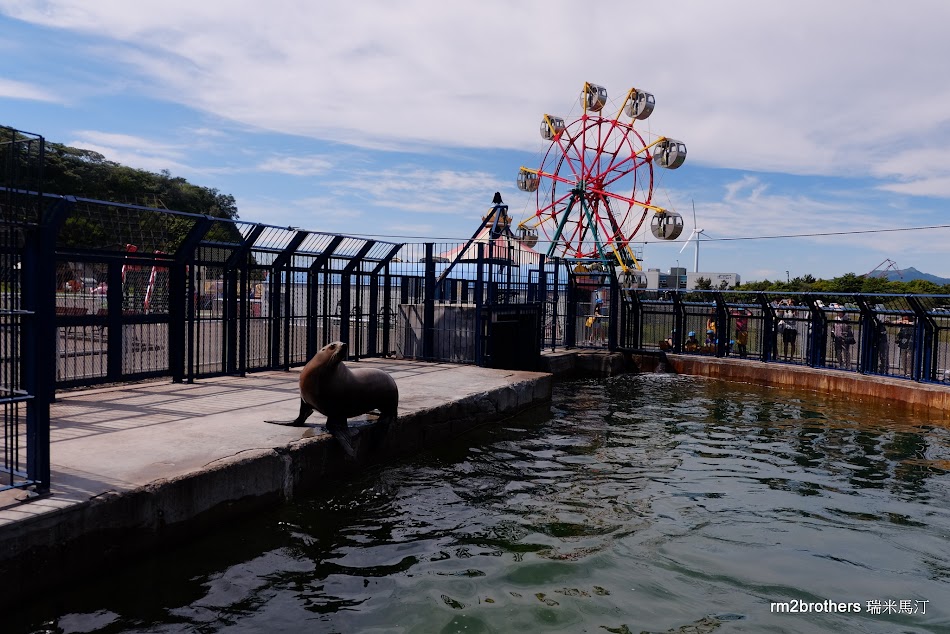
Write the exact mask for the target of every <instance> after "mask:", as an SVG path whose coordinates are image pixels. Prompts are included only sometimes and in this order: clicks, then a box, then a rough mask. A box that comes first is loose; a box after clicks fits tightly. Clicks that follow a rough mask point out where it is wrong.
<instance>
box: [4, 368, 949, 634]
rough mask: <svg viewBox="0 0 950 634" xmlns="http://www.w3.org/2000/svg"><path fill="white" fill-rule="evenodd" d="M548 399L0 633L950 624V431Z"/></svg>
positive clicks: (769, 400)
mask: <svg viewBox="0 0 950 634" xmlns="http://www.w3.org/2000/svg"><path fill="white" fill-rule="evenodd" d="M555 392H556V396H555V399H554V402H553V404H552V407H551V411H550V413H549V412H543V413H538V412H535V413H533V414H529V415H525V416H522V417H519V418H516V419H513V420H510V421H507V422H506V423H504V424H502V425H497V426H492V427H490V428H484V429H481V430H479V431H477V432H476V433H473V434H471V435H468V436H466V437H465V438H462V439H460V440H459V441H457V442H455V443H453V444H452V445H450V446H447V447H445V448H444V449H443V450H441V451H438V452H432V453H427V454H425V455H420V456H416V457H413V458H411V459H407V460H405V461H403V462H399V463H394V464H389V465H385V466H381V467H378V468H376V469H373V470H371V471H369V472H367V473H365V474H364V475H363V476H362V477H360V478H358V479H353V480H348V481H343V482H339V481H327V482H326V486H325V492H324V494H322V495H320V496H318V497H315V498H312V499H307V500H300V501H296V502H294V503H293V504H291V505H288V506H286V507H284V508H282V509H279V510H276V511H273V512H271V513H268V514H265V515H262V516H260V517H256V518H252V519H249V520H248V521H247V522H244V523H241V524H240V525H235V526H229V527H226V528H224V529H220V530H217V531H215V532H214V534H212V535H209V536H207V537H205V538H202V539H201V540H199V541H196V542H194V543H192V544H189V545H187V546H185V547H182V548H179V549H176V550H174V551H172V552H169V553H165V554H163V555H162V556H160V557H154V558H151V559H149V560H148V561H144V562H139V563H137V564H133V565H130V566H129V567H128V568H124V569H123V570H121V571H117V572H115V573H112V574H97V575H96V576H95V578H90V579H88V580H87V582H85V583H82V584H81V587H78V586H79V585H80V584H77V587H73V588H68V589H64V590H63V591H60V592H57V593H55V594H54V595H52V596H50V597H48V598H45V599H41V600H39V601H37V602H35V603H34V604H30V605H25V606H24V607H23V609H22V610H21V611H19V613H14V614H13V615H12V616H11V615H7V617H6V618H5V619H4V620H5V621H6V623H7V625H5V626H2V627H0V631H3V632H6V631H12V632H19V631H23V632H56V633H79V632H97V633H98V632H101V633H118V632H160V633H165V632H168V633H171V632H176V633H177V632H189V633H190V632H195V633H198V632H200V633H206V632H345V633H349V632H380V633H381V632H434V633H449V632H460V633H466V634H477V633H483V632H516V633H531V632H600V633H605V632H613V633H627V632H674V633H682V634H702V633H706V632H721V633H727V632H950V428H948V427H947V426H943V425H942V424H941V423H939V422H933V421H931V422H928V421H926V420H915V419H909V418H906V417H905V416H903V415H899V414H890V413H888V410H887V409H886V408H882V407H878V408H876V409H875V408H869V407H862V406H858V405H854V404H849V403H847V402H843V401H841V402H836V401H835V400H834V399H832V398H828V397H820V396H817V395H811V394H803V393H795V392H788V391H781V390H775V389H769V388H760V387H753V386H744V385H741V384H734V383H723V382H718V381H711V380H704V379H698V378H689V377H676V376H670V375H638V376H634V375H626V376H620V377H615V378H611V379H606V380H585V381H577V382H570V383H561V384H557V385H556V388H555ZM890 602H893V605H891V603H890ZM773 603H784V604H785V606H784V607H781V606H777V607H773V606H772V604H773ZM830 603H834V604H835V605H836V606H837V607H838V608H839V609H840V605H844V606H846V609H847V610H849V611H838V612H831V613H829V612H828V611H827V610H829V609H831V607H832V606H831V605H830ZM803 604H804V605H803ZM839 604H840V605H839ZM795 607H798V608H799V611H798V612H791V611H790V610H792V609H793V608H795ZM855 607H857V608H858V609H859V610H860V611H855ZM878 607H879V612H880V613H876V612H877V611H878V610H877V608H878ZM803 608H807V609H808V611H807V612H802V611H801V610H802V609H803ZM819 609H820V610H821V611H818V610H819ZM869 609H870V610H872V612H870V613H869ZM776 610H786V611H776ZM7 628H12V629H7Z"/></svg>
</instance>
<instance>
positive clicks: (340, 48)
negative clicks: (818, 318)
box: [0, 0, 950, 175]
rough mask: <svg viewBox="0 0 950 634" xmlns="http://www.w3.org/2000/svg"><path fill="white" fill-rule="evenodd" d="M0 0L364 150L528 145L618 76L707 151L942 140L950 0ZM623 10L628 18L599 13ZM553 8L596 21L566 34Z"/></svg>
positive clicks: (787, 151)
mask: <svg viewBox="0 0 950 634" xmlns="http://www.w3.org/2000/svg"><path fill="white" fill-rule="evenodd" d="M0 9H2V10H3V11H5V12H6V13H7V14H9V15H12V16H14V17H17V18H19V19H23V20H28V21H32V22H36V23H39V24H44V25H48V26H52V27H55V28H61V29H69V30H76V31H80V32H83V33H88V34H101V35H104V36H106V37H110V38H112V39H113V42H114V47H115V50H114V52H113V55H114V57H115V59H119V60H123V63H126V64H131V65H133V66H134V67H135V68H137V71H138V72H139V73H141V74H142V76H143V77H144V78H147V80H148V81H149V82H153V83H154V84H155V88H154V89H153V94H154V95H156V96H160V97H162V98H165V99H174V100H176V101H179V102H181V103H183V104H186V105H188V106H192V107H195V108H199V109H201V110H204V111H207V112H210V113H213V114H215V115H217V116H220V117H224V118H226V119H231V120H234V121H237V122H241V123H243V124H246V125H250V126H256V127H260V128H264V129H269V130H276V131H280V132H285V133H290V134H298V135H306V136H311V137H314V138H322V139H330V140H337V141H343V142H347V143H351V144H355V145H360V146H364V147H375V148H386V149H393V148H415V149H418V148H419V147H424V146H425V145H439V146H441V145H455V146H467V147H482V148H520V149H536V148H537V147H539V145H540V141H539V139H538V137H537V132H536V128H537V124H538V121H539V119H540V116H541V114H542V113H544V112H551V113H555V114H561V115H569V114H570V112H569V111H571V110H573V112H574V114H575V115H576V114H578V108H577V105H576V95H577V93H578V91H579V89H580V87H581V85H582V83H583V82H584V81H585V80H587V81H594V82H597V83H602V84H604V85H605V86H607V87H608V90H609V91H610V94H611V95H612V96H613V97H614V98H615V99H619V98H620V97H621V96H622V94H623V93H624V92H625V91H626V89H627V88H628V87H630V86H631V85H636V86H638V87H641V88H644V89H647V90H651V91H653V92H654V93H655V94H656V96H657V109H656V111H655V113H654V116H653V118H652V119H651V120H648V121H647V122H645V127H646V128H648V129H650V130H651V131H653V132H654V133H663V134H668V135H669V136H672V137H675V138H681V139H682V140H684V141H685V142H686V143H687V145H688V146H689V147H690V160H691V161H696V162H697V164H702V165H710V166H720V167H722V166H725V167H734V168H741V169H753V170H776V171H786V172H792V173H803V174H852V175H860V174H865V173H869V172H870V171H872V169H873V166H874V165H875V164H876V163H877V162H878V161H879V160H880V157H881V156H882V155H885V154H886V152H887V151H888V149H889V148H891V147H893V145H894V144H895V143H900V142H914V141H915V140H918V139H930V140H931V141H933V142H935V144H938V145H939V144H942V145H946V141H947V132H946V131H945V130H942V128H941V124H943V123H946V121H947V119H948V116H950V115H948V112H950V110H948V108H947V104H948V99H950V93H948V89H947V88H946V87H945V86H943V85H942V84H941V82H939V81H934V78H936V77H941V76H943V74H944V69H943V64H944V62H943V60H945V59H947V58H948V57H950V45H948V44H947V43H946V38H945V37H944V33H943V29H944V26H945V24H946V23H947V22H948V21H950V20H948V19H950V5H947V4H945V3H940V2H924V1H921V2H915V3H912V4H910V5H907V6H902V7H901V10H900V11H895V10H893V6H892V5H890V4H886V3H884V2H880V1H872V2H864V1H857V0H848V1H839V2H833V3H829V2H824V1H819V0H802V1H801V2H797V3H795V4H794V5H792V4H781V3H760V2H747V1H742V0H728V1H722V2H717V3H705V2H693V3H686V4H685V5H681V4H675V5H662V4H655V3H654V4H638V5H637V6H636V7H631V6H630V5H629V3H627V2H622V1H620V0H615V1H608V2H604V3H601V4H598V6H597V8H596V10H592V11H587V12H581V13H578V11H577V8H576V6H575V5H574V4H572V3H569V2H566V1H563V2H557V1H549V2H525V3H518V4H514V5H513V4H512V3H509V2H503V1H501V0H498V1H491V0H486V1H485V2H480V3H432V2H429V1H428V0H415V1H414V2H404V3H398V4H393V3H390V2H365V3H355V4H354V3H344V4H326V3H298V2H289V1H284V2H279V1H278V2H274V3H271V4H269V5H267V6H264V5H262V4H260V3H259V2H252V1H250V0H244V1H240V2H234V1H231V2H223V0H219V1H217V2H215V1H211V0H209V1H205V2H193V1H192V0H187V1H186V0H163V1H162V2H160V3H159V2H157V0H141V1H140V2H136V3H127V2H122V1H121V0H111V1H102V2H95V3H89V2H85V1H82V0H44V1H39V0H35V1H28V0H16V1H14V0H3V1H2V2H0ZM858 13H860V15H861V19H860V20H856V19H855V17H854V16H855V15H856V14H858ZM621 16H622V20H623V22H624V24H625V25H628V26H625V27H624V28H619V27H618V28H612V27H610V26H608V24H609V23H610V20H611V19H613V18H620V17H621ZM565 21H572V22H579V23H580V26H582V27H583V26H584V22H589V23H590V27H591V28H589V29H585V28H580V29H578V30H577V36H576V37H570V38H569V37H565V35H564V32H563V27H564V26H565V24H566V22H565ZM910 33H913V37H909V34H910ZM632 60H633V61H635V62H636V63H635V64H631V61H632ZM619 105H620V104H613V106H614V107H615V108H616V109H619ZM946 169H948V168H947V167H946V166H943V167H942V170H946Z"/></svg>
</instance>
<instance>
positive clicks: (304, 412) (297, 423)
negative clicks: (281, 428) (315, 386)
mask: <svg viewBox="0 0 950 634" xmlns="http://www.w3.org/2000/svg"><path fill="white" fill-rule="evenodd" d="M312 413H313V408H312V407H310V406H309V405H307V401H305V400H303V399H300V413H299V414H297V418H295V419H294V420H265V421H264V422H265V423H272V424H274V425H287V426H288V427H303V426H304V421H306V420H307V418H308V417H309V416H310V414H312Z"/></svg>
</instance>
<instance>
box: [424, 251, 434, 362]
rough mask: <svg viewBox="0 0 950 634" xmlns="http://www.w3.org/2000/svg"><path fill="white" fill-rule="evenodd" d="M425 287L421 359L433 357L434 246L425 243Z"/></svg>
mask: <svg viewBox="0 0 950 634" xmlns="http://www.w3.org/2000/svg"><path fill="white" fill-rule="evenodd" d="M425 247H426V256H425V287H424V290H423V299H422V357H423V358H424V359H432V358H433V357H434V356H435V255H434V252H435V244H433V243H432V242H426V245H425Z"/></svg>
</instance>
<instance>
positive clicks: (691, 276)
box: [645, 266, 740, 290]
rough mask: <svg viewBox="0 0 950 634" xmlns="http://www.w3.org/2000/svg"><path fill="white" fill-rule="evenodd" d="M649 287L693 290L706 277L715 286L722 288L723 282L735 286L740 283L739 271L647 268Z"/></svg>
mask: <svg viewBox="0 0 950 634" xmlns="http://www.w3.org/2000/svg"><path fill="white" fill-rule="evenodd" d="M645 273H646V276H647V289H650V290H654V289H656V290H666V289H680V288H681V289H684V290H693V289H694V288H696V281H697V280H699V278H704V279H707V280H709V281H710V282H711V283H712V287H713V288H721V287H722V284H723V282H725V283H726V287H727V288H729V287H735V286H736V285H737V284H739V283H740V280H739V274H738V273H712V272H706V271H700V272H699V273H695V272H687V271H686V268H685V267H675V266H674V267H670V271H669V273H663V272H661V271H660V269H647V270H646V271H645Z"/></svg>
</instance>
